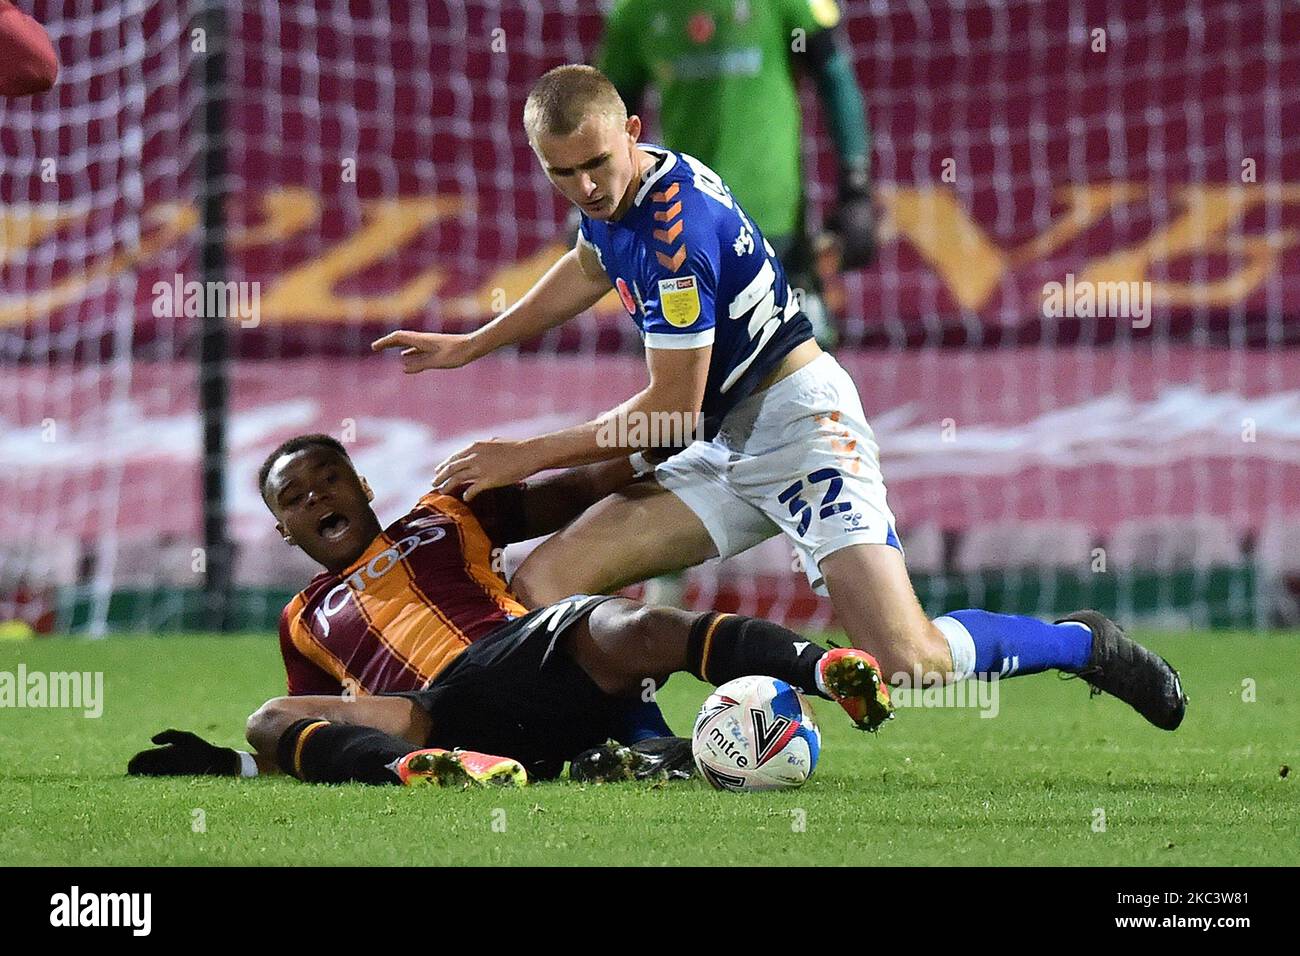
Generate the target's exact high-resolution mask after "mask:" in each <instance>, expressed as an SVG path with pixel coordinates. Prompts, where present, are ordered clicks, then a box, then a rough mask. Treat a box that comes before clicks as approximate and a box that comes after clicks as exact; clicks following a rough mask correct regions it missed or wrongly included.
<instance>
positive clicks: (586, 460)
mask: <svg viewBox="0 0 1300 956" xmlns="http://www.w3.org/2000/svg"><path fill="white" fill-rule="evenodd" d="M712 354H713V347H712V346H711V345H706V346H703V347H700V348H693V349H657V348H651V349H647V350H646V357H647V362H648V364H649V366H650V384H649V385H648V386H646V387H645V388H644V389H642V390H641V391H640V392H638V393H637V394H636V395H634V396H633V397H632V398H630V399H628V400H627V401H626V402H624V403H623V404H622V405H620V406H618V407H617V408H615V409H613V410H611V411H609V412H606V413H605V414H604V415H601V416H600V417H599V418H596V419H593V420H592V421H589V422H586V423H584V424H582V425H575V426H574V427H572V428H566V429H564V430H562V431H558V432H550V433H548V434H545V435H540V436H538V437H537V438H529V439H524V440H522V441H511V440H503V439H491V440H489V441H478V442H475V443H474V444H472V445H470V446H469V447H468V448H464V449H462V450H461V451H458V452H456V453H455V454H453V455H451V456H450V457H448V458H447V459H446V460H445V461H443V462H442V464H440V465H439V466H438V468H437V470H436V471H435V472H434V476H433V485H434V487H435V488H436V489H437V490H438V491H441V492H443V493H444V494H457V493H460V494H462V495H463V497H464V499H465V500H466V501H470V500H472V499H473V498H474V497H475V496H477V495H479V494H481V493H482V492H484V491H487V490H488V489H490V488H501V487H504V486H506V485H512V484H514V483H515V482H517V481H522V480H523V479H525V478H527V477H529V476H530V475H535V474H537V473H538V472H540V471H546V470H547V469H550V468H568V467H573V466H576V465H585V464H590V463H592V462H598V461H612V460H614V459H618V458H623V457H626V456H627V455H629V454H631V453H632V452H636V451H644V450H646V449H649V448H655V447H662V445H663V444H667V443H671V444H688V443H689V442H690V441H692V440H693V439H694V438H695V437H698V436H697V435H696V434H695V433H696V432H697V431H698V428H699V412H700V407H701V405H702V404H703V401H704V387H705V383H706V381H707V380H708V375H709V359H710V357H711V355H712ZM665 434H667V436H668V440H667V441H665V439H664V436H665Z"/></svg>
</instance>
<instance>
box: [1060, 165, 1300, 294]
mask: <svg viewBox="0 0 1300 956" xmlns="http://www.w3.org/2000/svg"><path fill="white" fill-rule="evenodd" d="M1178 198H1179V201H1180V202H1181V203H1182V204H1183V206H1184V207H1185V208H1186V211H1185V212H1184V213H1183V214H1182V215H1181V216H1179V217H1178V218H1177V219H1176V220H1174V221H1173V222H1171V223H1170V224H1169V225H1168V226H1166V227H1165V228H1164V229H1161V230H1159V231H1158V232H1155V233H1153V234H1152V235H1151V236H1150V237H1148V238H1147V239H1146V240H1145V241H1144V242H1142V243H1140V244H1139V245H1137V246H1136V247H1134V248H1132V249H1125V250H1123V251H1121V252H1117V253H1115V254H1113V255H1111V256H1107V257H1106V258H1104V259H1102V260H1101V261H1099V262H1093V263H1092V264H1090V265H1089V266H1088V268H1087V269H1086V271H1085V272H1084V273H1083V275H1082V276H1080V277H1079V279H1080V281H1084V280H1087V281H1091V282H1143V281H1149V282H1150V283H1151V295H1152V298H1153V299H1154V300H1155V302H1156V303H1157V304H1161V305H1178V306H1228V305H1232V304H1233V303H1234V302H1239V301H1241V300H1242V299H1244V298H1245V297H1246V296H1248V295H1250V293H1251V292H1253V291H1254V290H1255V289H1256V288H1257V287H1258V286H1259V284H1260V283H1261V282H1263V281H1264V279H1266V278H1267V277H1268V276H1269V274H1271V273H1272V272H1274V271H1276V269H1277V266H1278V261H1279V260H1280V259H1281V256H1282V252H1283V250H1285V249H1287V248H1288V247H1290V246H1293V245H1295V243H1296V241H1297V239H1298V238H1300V235H1298V234H1297V233H1296V232H1295V231H1294V230H1290V229H1284V230H1279V231H1277V232H1272V233H1267V234H1265V235H1251V236H1245V235H1242V234H1241V233H1240V232H1238V231H1234V232H1231V233H1229V231H1228V230H1229V229H1230V228H1231V227H1232V226H1234V225H1237V224H1238V223H1239V222H1240V220H1241V218H1242V216H1244V215H1245V214H1246V213H1247V212H1249V211H1250V209H1251V208H1253V207H1255V206H1258V205H1259V204H1260V203H1263V202H1265V201H1267V200H1272V201H1274V202H1281V203H1300V186H1292V185H1282V186H1252V187H1242V186H1210V185H1202V186H1187V187H1184V188H1183V189H1181V190H1179V192H1178ZM1197 252H1212V253H1227V254H1230V255H1233V256H1238V257H1240V258H1241V259H1243V260H1245V261H1244V264H1243V265H1242V266H1241V267H1240V268H1239V269H1238V270H1237V271H1236V272H1234V273H1233V274H1232V275H1230V276H1227V277H1226V278H1223V279H1217V280H1215V281H1208V280H1207V281H1203V282H1167V281H1162V280H1158V279H1155V278H1153V277H1152V276H1151V275H1150V272H1151V267H1152V266H1153V265H1154V264H1156V263H1164V264H1168V263H1171V262H1174V261H1175V260H1177V259H1180V258H1182V257H1183V256H1187V255H1190V254H1192V253H1197Z"/></svg>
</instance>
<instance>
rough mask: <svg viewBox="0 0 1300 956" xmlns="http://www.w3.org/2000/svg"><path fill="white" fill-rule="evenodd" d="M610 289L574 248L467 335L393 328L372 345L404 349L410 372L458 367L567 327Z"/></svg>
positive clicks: (601, 274) (378, 348) (404, 367)
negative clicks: (515, 344) (552, 330)
mask: <svg viewBox="0 0 1300 956" xmlns="http://www.w3.org/2000/svg"><path fill="white" fill-rule="evenodd" d="M609 289H610V284H609V277H608V276H606V275H605V273H604V271H603V270H599V271H590V266H588V267H586V268H584V265H583V263H582V261H581V260H580V259H579V255H578V251H577V250H576V249H570V250H569V251H568V252H566V253H565V254H564V255H563V256H561V257H560V260H559V261H558V262H556V263H555V265H553V266H551V268H550V269H548V270H547V271H546V274H545V275H544V276H542V277H541V278H540V279H538V280H537V283H536V284H535V285H534V286H533V287H532V288H531V289H529V290H528V292H526V293H525V294H524V297H523V298H522V299H520V300H519V301H518V302H516V303H515V304H514V305H513V306H511V307H510V308H509V309H507V310H506V311H505V312H502V313H501V315H499V316H498V317H497V318H495V319H493V320H492V321H491V322H489V323H488V324H487V325H485V326H483V327H482V328H481V329H478V330H476V331H474V332H471V333H469V334H468V335H449V334H446V333H442V332H412V331H409V330H406V329H403V330H401V331H398V332H390V333H388V334H387V335H385V336H384V337H383V338H381V339H376V340H375V341H374V342H371V343H370V347H371V348H372V349H373V350H374V351H376V352H382V351H383V350H384V349H390V348H399V347H400V348H401V349H402V370H403V371H405V372H406V373H407V374H414V373H416V372H423V371H425V370H426V369H431V368H459V367H460V366H462V365H468V364H469V363H470V362H472V361H474V360H475V359H478V358H482V357H483V356H484V355H487V354H488V353H490V352H494V351H496V350H497V349H499V348H501V347H502V346H503V345H513V344H514V343H516V342H523V341H525V340H527V339H531V338H533V337H535V336H538V335H541V334H542V333H543V332H545V331H547V330H548V329H553V328H555V327H556V326H557V325H563V324H564V323H565V322H567V321H569V319H571V318H573V317H574V316H575V315H577V314H578V313H580V312H585V311H586V310H587V309H590V308H591V307H592V306H593V305H595V304H596V303H597V302H598V301H599V300H600V298H601V296H603V295H605V293H607V292H608V291H609Z"/></svg>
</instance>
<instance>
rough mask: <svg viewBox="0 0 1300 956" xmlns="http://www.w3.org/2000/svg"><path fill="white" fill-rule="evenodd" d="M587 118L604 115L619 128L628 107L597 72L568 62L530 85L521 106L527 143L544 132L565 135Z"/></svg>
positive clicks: (601, 74) (592, 67)
mask: <svg viewBox="0 0 1300 956" xmlns="http://www.w3.org/2000/svg"><path fill="white" fill-rule="evenodd" d="M589 116H607V117H609V118H610V119H611V120H613V121H614V122H616V123H617V124H618V125H619V126H622V125H623V124H624V123H626V122H627V106H626V105H625V104H624V103H623V99H622V97H620V96H619V95H618V90H616V89H614V84H613V83H611V82H610V81H609V78H608V77H606V76H605V74H604V73H602V72H600V70H598V69H596V68H595V67H594V66H584V65H583V64H580V63H569V64H566V65H565V66H557V67H556V68H555V69H553V70H548V71H547V72H546V73H543V74H542V77H541V79H539V80H538V81H537V82H536V83H534V84H533V88H532V90H531V91H530V92H529V93H528V100H527V102H525V103H524V130H525V131H526V132H527V133H528V141H529V142H530V143H532V142H536V140H537V137H538V136H540V135H541V134H543V133H546V134H548V135H550V136H568V135H569V134H570V133H572V132H573V131H574V130H576V129H577V128H578V127H579V126H581V125H582V121H583V120H585V119H586V118H587V117H589Z"/></svg>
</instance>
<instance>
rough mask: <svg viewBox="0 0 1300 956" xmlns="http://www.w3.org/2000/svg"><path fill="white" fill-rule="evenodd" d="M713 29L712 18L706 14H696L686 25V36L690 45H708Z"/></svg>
mask: <svg viewBox="0 0 1300 956" xmlns="http://www.w3.org/2000/svg"><path fill="white" fill-rule="evenodd" d="M714 29H715V27H714V24H713V17H712V16H710V15H709V14H707V13H696V14H694V15H693V16H692V17H691V18H690V20H688V21H687V23H686V35H687V36H688V37H690V38H691V42H692V43H708V42H709V40H711V39H713V31H714Z"/></svg>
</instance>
